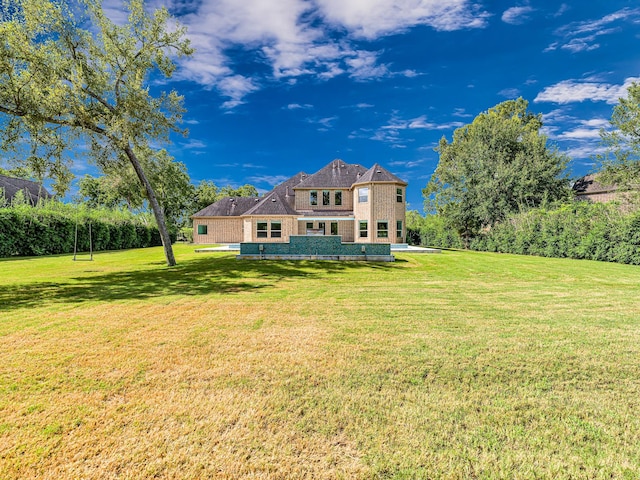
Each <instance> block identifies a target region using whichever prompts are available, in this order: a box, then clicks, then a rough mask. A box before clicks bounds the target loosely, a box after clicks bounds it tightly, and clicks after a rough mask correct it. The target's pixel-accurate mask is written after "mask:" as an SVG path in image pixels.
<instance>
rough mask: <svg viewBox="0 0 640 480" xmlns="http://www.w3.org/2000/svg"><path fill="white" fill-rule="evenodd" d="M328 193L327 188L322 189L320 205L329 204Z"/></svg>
mask: <svg viewBox="0 0 640 480" xmlns="http://www.w3.org/2000/svg"><path fill="white" fill-rule="evenodd" d="M330 198H331V197H330V195H329V190H323V191H322V205H329V199H330Z"/></svg>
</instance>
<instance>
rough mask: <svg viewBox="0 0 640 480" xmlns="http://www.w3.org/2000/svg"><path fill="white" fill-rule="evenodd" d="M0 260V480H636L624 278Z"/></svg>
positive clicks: (142, 257)
mask: <svg viewBox="0 0 640 480" xmlns="http://www.w3.org/2000/svg"><path fill="white" fill-rule="evenodd" d="M176 255H177V258H178V262H179V266H178V267H176V268H171V269H169V268H167V267H165V266H164V262H163V257H162V252H161V250H160V249H155V248H154V249H144V250H131V251H126V252H114V253H98V254H96V256H95V261H93V262H87V261H79V262H73V261H72V260H71V257H70V256H55V257H46V258H33V259H32V258H29V259H8V260H0V478H37V477H40V478H149V477H158V478H328V479H329V478H331V479H333V478H345V479H346V478H349V479H351V478H363V479H368V478H402V479H405V478H407V479H408V478H491V479H493V478H584V479H593V478H603V479H604V478H629V479H635V478H638V477H640V448H638V445H640V414H639V412H640V269H638V267H632V266H626V265H616V264H606V263H598V262H588V261H572V260H562V259H546V258H535V257H519V256H513V255H497V254H486V253H473V252H458V251H445V252H443V253H442V254H440V255H416V254H409V253H404V254H399V255H397V258H398V261H397V262H395V263H392V264H363V263H338V262H266V261H265V262H250V261H236V260H235V258H234V256H233V255H231V254H223V253H216V254H196V253H194V252H193V247H191V246H187V245H177V246H176Z"/></svg>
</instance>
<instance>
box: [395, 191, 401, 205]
mask: <svg viewBox="0 0 640 480" xmlns="http://www.w3.org/2000/svg"><path fill="white" fill-rule="evenodd" d="M396 201H397V202H398V203H402V189H401V188H396Z"/></svg>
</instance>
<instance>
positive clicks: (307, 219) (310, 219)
mask: <svg viewBox="0 0 640 480" xmlns="http://www.w3.org/2000/svg"><path fill="white" fill-rule="evenodd" d="M296 220H298V221H303V222H336V221H340V220H343V221H350V222H352V221H353V220H355V217H298V218H296Z"/></svg>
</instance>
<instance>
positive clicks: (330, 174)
mask: <svg viewBox="0 0 640 480" xmlns="http://www.w3.org/2000/svg"><path fill="white" fill-rule="evenodd" d="M366 171H367V169H366V168H364V167H363V166H361V165H351V164H348V163H345V162H343V161H342V160H333V161H332V162H331V163H329V164H328V165H327V166H325V167H323V168H321V169H320V170H318V171H317V172H316V173H314V174H313V175H309V176H308V177H307V178H305V179H304V180H302V181H301V182H300V183H299V184H298V185H297V186H296V188H351V185H353V184H354V183H355V182H356V180H358V177H359V176H362V175H364V173H365V172H366Z"/></svg>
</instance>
